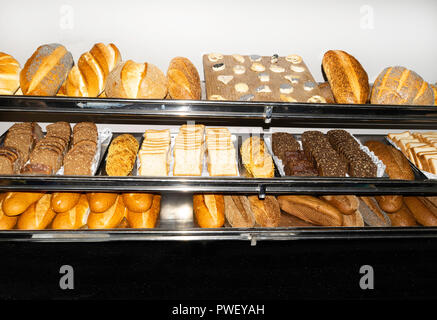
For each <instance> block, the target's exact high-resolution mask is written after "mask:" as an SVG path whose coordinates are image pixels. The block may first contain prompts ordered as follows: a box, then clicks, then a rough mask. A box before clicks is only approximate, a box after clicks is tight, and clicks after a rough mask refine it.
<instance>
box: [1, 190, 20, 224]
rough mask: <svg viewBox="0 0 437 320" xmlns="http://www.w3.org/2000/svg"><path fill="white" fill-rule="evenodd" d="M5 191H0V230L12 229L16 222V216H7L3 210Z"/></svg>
mask: <svg viewBox="0 0 437 320" xmlns="http://www.w3.org/2000/svg"><path fill="white" fill-rule="evenodd" d="M5 196H6V194H5V193H0V230H9V229H12V228H13V227H14V226H15V224H16V223H17V219H18V218H17V217H9V216H7V215H5V213H4V212H3V209H2V206H3V200H4V198H5Z"/></svg>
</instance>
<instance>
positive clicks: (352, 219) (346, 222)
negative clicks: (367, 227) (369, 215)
mask: <svg viewBox="0 0 437 320" xmlns="http://www.w3.org/2000/svg"><path fill="white" fill-rule="evenodd" d="M343 227H364V220H363V216H362V215H361V212H360V210H356V211H355V212H354V213H352V214H347V215H346V214H345V215H343Z"/></svg>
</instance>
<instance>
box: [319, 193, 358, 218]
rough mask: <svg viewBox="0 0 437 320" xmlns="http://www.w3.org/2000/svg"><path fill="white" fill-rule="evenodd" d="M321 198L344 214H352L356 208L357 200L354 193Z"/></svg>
mask: <svg viewBox="0 0 437 320" xmlns="http://www.w3.org/2000/svg"><path fill="white" fill-rule="evenodd" d="M322 199H323V200H325V201H327V202H328V203H329V204H331V205H333V206H334V207H336V208H337V209H338V210H340V212H341V213H343V214H345V215H350V214H354V213H355V212H356V211H357V210H358V205H359V200H358V198H357V197H356V196H354V195H346V196H342V195H339V196H322Z"/></svg>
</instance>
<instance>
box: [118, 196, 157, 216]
mask: <svg viewBox="0 0 437 320" xmlns="http://www.w3.org/2000/svg"><path fill="white" fill-rule="evenodd" d="M122 196H123V202H124V205H125V206H126V208H127V209H128V210H129V211H131V212H146V211H148V210H149V209H150V207H151V206H152V202H153V200H154V195H153V194H151V193H123V195H122Z"/></svg>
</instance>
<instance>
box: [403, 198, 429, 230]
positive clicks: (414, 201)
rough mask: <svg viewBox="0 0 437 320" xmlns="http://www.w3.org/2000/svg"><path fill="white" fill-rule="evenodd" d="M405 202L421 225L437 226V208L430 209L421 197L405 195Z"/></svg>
mask: <svg viewBox="0 0 437 320" xmlns="http://www.w3.org/2000/svg"><path fill="white" fill-rule="evenodd" d="M404 203H405V204H406V206H407V207H408V209H409V210H410V211H411V213H412V214H413V216H414V218H415V219H416V221H417V222H419V223H420V224H421V225H423V226H437V212H436V211H437V210H432V209H430V207H429V206H427V205H426V204H425V203H424V201H422V200H421V198H419V197H404Z"/></svg>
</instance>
